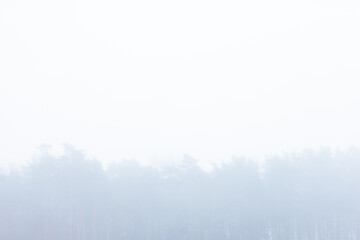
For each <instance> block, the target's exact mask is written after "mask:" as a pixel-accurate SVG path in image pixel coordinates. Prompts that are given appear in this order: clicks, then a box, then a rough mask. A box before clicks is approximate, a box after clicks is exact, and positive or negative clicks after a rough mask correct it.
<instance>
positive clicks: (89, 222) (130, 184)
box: [0, 146, 360, 240]
mask: <svg viewBox="0 0 360 240" xmlns="http://www.w3.org/2000/svg"><path fill="white" fill-rule="evenodd" d="M0 239H6V240H20V239H21V240H23V239H30V240H32V239H33V240H35V239H36V240H122V239H123V240H169V239H171V240H195V239H196V240H202V239H204V240H220V239H224V240H225V239H231V240H232V239H237V240H239V239H245V240H260V239H263V240H355V239H360V149H358V148H350V149H348V150H343V151H331V150H330V149H327V148H323V149H321V150H317V151H315V150H304V151H302V152H297V153H291V154H282V155H274V156H269V157H267V158H266V160H265V163H264V164H262V165H260V166H259V164H257V163H256V162H254V161H251V160H250V159H247V158H244V157H233V159H232V161H231V163H223V164H221V166H217V167H215V168H214V170H213V171H212V172H205V171H203V170H202V169H201V168H200V167H199V166H198V165H197V162H196V160H195V159H193V158H192V157H191V156H184V161H183V162H182V164H180V165H176V166H175V165H174V166H167V167H163V168H161V169H158V168H153V167H149V166H141V165H140V164H139V163H137V162H136V161H121V162H119V163H112V164H111V165H110V166H109V167H108V168H107V169H106V170H105V169H103V167H102V165H101V164H100V162H99V161H97V160H96V159H87V158H86V156H85V154H84V153H83V152H81V151H78V150H76V149H74V148H72V147H69V146H68V147H66V148H65V153H64V154H63V155H61V156H54V155H52V154H50V153H48V152H47V151H43V152H42V154H41V155H40V156H39V157H38V158H37V159H36V160H34V161H32V162H30V163H28V164H27V165H26V166H24V167H22V168H21V169H18V170H16V171H12V172H11V173H9V174H7V175H3V176H0Z"/></svg>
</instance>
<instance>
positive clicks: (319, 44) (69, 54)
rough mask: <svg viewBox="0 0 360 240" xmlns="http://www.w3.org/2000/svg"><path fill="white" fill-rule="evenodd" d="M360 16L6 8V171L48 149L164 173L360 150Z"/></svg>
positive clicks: (2, 106)
mask: <svg viewBox="0 0 360 240" xmlns="http://www.w3.org/2000/svg"><path fill="white" fill-rule="evenodd" d="M359 10H360V2H359V1H346V0H345V1H344V0H341V1H340V0H339V1H325V0H323V1H322V0H311V1H310V0H305V1H304V0H302V1H284V0H274V1H265V0H263V1H256V0H255V1H235V0H234V1H230V0H221V1H220V0H218V1H215V0H212V1H205V0H191V1H190V0H182V1H164V0H153V1H144V0H131V1H130V0H126V1H118V0H117V1H115V0H101V1H100V0H86V1H85V0H77V1H70V0H61V1H60V0H58V1H53V0H32V1H27V0H26V1H25V0H2V1H0V114H1V115H0V166H1V167H6V166H9V165H10V166H13V165H16V164H18V163H20V162H21V161H24V160H28V159H29V158H31V157H32V155H33V154H34V151H35V149H36V147H37V146H39V145H40V144H42V143H47V144H53V145H55V146H57V145H59V144H61V143H64V142H67V143H71V144H73V145H75V146H77V147H79V148H81V149H83V150H85V151H86V152H87V153H88V154H89V155H90V156H95V157H97V158H99V159H100V160H103V161H113V160H118V159H122V158H124V157H135V158H137V159H140V160H143V161H157V162H159V161H171V160H174V159H175V160H176V159H178V158H179V157H180V156H181V155H182V154H184V153H189V154H190V155H192V156H194V157H195V158H197V159H199V160H200V161H202V162H205V161H217V160H219V159H228V158H230V156H231V155H232V154H235V155H249V156H262V155H264V154H269V153H276V152H281V151H292V150H299V149H302V148H306V147H318V146H320V145H329V146H333V147H347V146H349V145H360V127H359V123H360V113H359V109H360V108H359V106H360V94H359V90H360V88H359V87H358V85H359V84H358V82H359V80H360V78H359V77H360V68H359V67H360V44H359V43H360V30H359V29H360V11H359ZM155 159H157V160H155ZM169 159H170V160H169Z"/></svg>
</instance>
